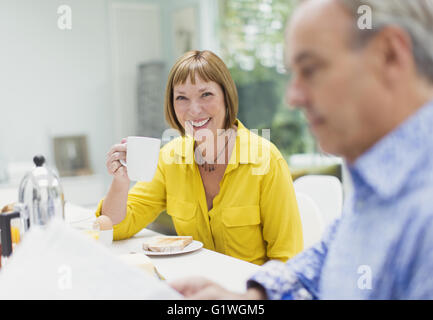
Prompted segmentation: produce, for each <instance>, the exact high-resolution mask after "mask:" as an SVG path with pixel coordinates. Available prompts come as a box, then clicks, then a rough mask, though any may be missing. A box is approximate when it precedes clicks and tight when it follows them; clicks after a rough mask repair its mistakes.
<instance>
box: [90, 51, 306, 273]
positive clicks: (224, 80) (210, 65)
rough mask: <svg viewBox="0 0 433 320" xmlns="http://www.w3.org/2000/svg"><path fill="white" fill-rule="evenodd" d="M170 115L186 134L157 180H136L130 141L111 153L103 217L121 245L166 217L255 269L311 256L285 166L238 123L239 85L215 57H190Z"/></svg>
mask: <svg viewBox="0 0 433 320" xmlns="http://www.w3.org/2000/svg"><path fill="white" fill-rule="evenodd" d="M164 108H165V115H166V119H167V121H168V123H169V124H170V125H171V126H172V127H173V128H175V129H177V130H178V131H179V132H180V134H181V136H180V137H178V138H175V139H174V140H172V141H171V142H169V143H167V144H166V145H165V146H164V147H162V148H161V151H160V156H159V162H158V167H157V171H156V173H155V176H154V178H153V180H152V181H151V182H137V183H136V184H135V186H134V187H133V188H132V189H131V190H129V186H130V180H129V178H128V175H127V169H126V167H124V166H122V165H121V163H120V161H119V160H121V159H125V158H126V145H125V143H124V142H125V140H122V143H121V144H116V145H114V146H113V147H112V148H111V150H110V151H109V153H108V158H107V169H108V172H109V173H110V174H111V175H112V176H113V182H112V184H111V187H110V189H109V192H108V194H107V196H106V198H105V199H104V200H103V201H101V202H100V204H99V206H98V209H97V212H96V214H97V215H100V214H103V215H107V216H109V217H110V218H111V219H112V220H113V223H114V224H115V225H114V239H115V240H118V239H124V238H128V237H131V236H133V235H134V234H136V233H137V232H139V231H140V230H141V229H142V228H144V227H146V226H147V225H148V224H149V223H151V222H152V221H153V220H155V219H156V217H157V216H158V215H159V213H160V212H161V211H163V210H167V213H168V214H169V215H170V216H171V217H172V219H173V223H174V226H175V228H176V231H177V233H178V235H191V236H193V238H194V239H195V240H199V241H201V242H203V244H204V247H205V248H207V249H211V250H215V251H218V252H221V253H223V254H227V255H230V256H233V257H236V258H239V259H243V260H245V261H249V262H252V263H255V264H259V265H261V264H263V263H264V262H266V261H267V260H269V259H277V260H281V261H286V260H287V259H289V258H291V257H293V256H294V255H296V254H297V253H299V252H300V251H301V250H302V248H303V240H302V226H301V221H300V217H299V212H298V208H297V204H296V199H295V194H294V190H293V185H292V180H291V177H290V173H289V169H288V166H287V163H286V161H285V160H284V158H283V157H282V156H281V154H280V152H279V151H278V150H277V148H276V147H275V146H274V145H273V144H272V143H270V142H269V141H268V140H266V139H264V138H262V137H259V136H258V135H255V134H252V133H251V132H250V131H249V130H247V129H246V128H245V127H244V126H243V125H242V123H241V122H240V121H239V120H238V119H236V115H237V111H238V96H237V91H236V86H235V84H234V82H233V80H232V78H231V76H230V73H229V71H228V69H227V67H226V66H225V64H224V62H223V61H222V60H221V59H220V58H218V57H217V56H216V55H215V54H213V53H212V52H210V51H191V52H187V53H185V54H184V55H183V56H182V57H181V58H179V60H178V61H177V62H176V63H175V65H174V66H173V68H172V70H171V72H170V74H169V77H168V82H167V88H166V96H165V106H164Z"/></svg>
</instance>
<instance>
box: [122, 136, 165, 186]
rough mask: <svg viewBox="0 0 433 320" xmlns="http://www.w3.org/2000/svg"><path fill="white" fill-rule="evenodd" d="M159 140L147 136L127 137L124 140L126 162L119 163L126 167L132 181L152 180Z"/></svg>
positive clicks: (156, 161)
mask: <svg viewBox="0 0 433 320" xmlns="http://www.w3.org/2000/svg"><path fill="white" fill-rule="evenodd" d="M160 147H161V140H160V139H156V138H149V137H128V138H127V140H126V162H125V161H123V160H121V161H120V163H121V164H122V165H124V166H125V167H127V168H128V177H129V179H130V180H132V181H145V182H149V181H152V179H153V176H154V175H155V172H156V167H157V165H158V158H159V149H160Z"/></svg>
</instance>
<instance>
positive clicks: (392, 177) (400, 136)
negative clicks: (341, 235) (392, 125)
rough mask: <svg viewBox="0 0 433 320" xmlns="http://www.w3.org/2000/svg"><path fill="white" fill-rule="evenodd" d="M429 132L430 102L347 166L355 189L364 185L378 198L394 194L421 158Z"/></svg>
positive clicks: (432, 114) (432, 110) (432, 122)
mask: <svg viewBox="0 0 433 320" xmlns="http://www.w3.org/2000/svg"><path fill="white" fill-rule="evenodd" d="M432 135H433V101H431V102H429V103H428V104H426V105H425V106H423V107H421V108H420V109H419V110H418V111H417V112H416V113H415V114H414V115H412V116H411V117H409V118H408V119H407V120H406V121H405V122H403V123H402V124H401V125H400V126H399V127H398V128H397V129H395V130H393V131H391V132H390V133H389V134H387V135H386V136H385V137H384V138H382V139H381V140H379V141H378V142H377V143H376V144H375V145H374V146H373V147H372V148H370V149H369V150H368V151H366V152H365V153H364V154H363V155H361V156H360V157H359V158H358V159H357V160H356V161H355V163H354V164H353V165H352V166H349V171H350V173H351V176H352V179H353V183H354V188H355V192H356V191H357V189H359V188H360V187H362V185H366V186H367V187H369V188H370V189H371V190H373V191H374V192H376V193H377V194H378V195H379V196H380V197H382V198H390V197H393V196H395V195H396V194H397V193H398V192H399V191H400V190H401V189H402V188H403V187H404V186H405V185H406V182H407V181H408V179H410V174H411V173H412V172H413V171H414V170H415V169H416V168H417V167H418V166H419V165H422V164H421V162H422V160H423V159H424V158H425V155H426V152H428V151H429V148H426V144H428V143H431V142H430V141H431V137H432Z"/></svg>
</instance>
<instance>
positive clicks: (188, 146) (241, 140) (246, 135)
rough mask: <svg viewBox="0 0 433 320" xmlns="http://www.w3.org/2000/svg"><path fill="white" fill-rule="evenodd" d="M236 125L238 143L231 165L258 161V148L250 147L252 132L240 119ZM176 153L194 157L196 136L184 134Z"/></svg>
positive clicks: (184, 156)
mask: <svg viewBox="0 0 433 320" xmlns="http://www.w3.org/2000/svg"><path fill="white" fill-rule="evenodd" d="M235 125H236V126H237V127H238V129H237V135H236V144H235V148H234V150H233V152H232V155H231V157H230V160H229V165H232V166H233V165H234V166H235V167H237V166H238V165H239V163H241V164H245V163H254V164H255V163H257V162H258V161H259V153H258V150H256V148H251V149H250V145H251V142H252V134H251V132H250V131H249V130H248V129H247V128H246V127H245V126H244V125H243V124H242V122H241V121H240V120H239V119H236V121H235ZM174 154H175V155H176V156H178V157H182V158H188V159H194V138H193V137H192V136H190V135H184V136H183V137H182V141H181V145H180V147H179V148H175V149H174ZM188 163H192V162H188Z"/></svg>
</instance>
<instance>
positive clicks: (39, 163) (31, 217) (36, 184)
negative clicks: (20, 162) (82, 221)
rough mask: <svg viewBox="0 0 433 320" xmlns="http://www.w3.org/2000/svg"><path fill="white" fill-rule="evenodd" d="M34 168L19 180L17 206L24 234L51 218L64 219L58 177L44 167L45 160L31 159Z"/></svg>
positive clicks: (39, 158)
mask: <svg viewBox="0 0 433 320" xmlns="http://www.w3.org/2000/svg"><path fill="white" fill-rule="evenodd" d="M33 162H34V164H35V166H36V167H35V168H34V169H33V170H32V171H30V172H29V173H27V174H26V175H25V176H24V178H23V179H22V180H21V183H20V186H19V191H18V204H17V205H16V206H15V211H19V212H20V216H21V219H22V223H23V226H24V232H26V231H27V230H28V229H29V228H30V227H31V226H44V225H46V224H47V223H48V221H49V220H50V219H51V218H53V217H59V218H61V219H64V215H65V213H64V207H65V200H64V195H63V189H62V186H61V184H60V179H59V177H58V176H57V175H56V174H55V173H54V172H53V171H52V170H50V169H48V168H46V167H44V163H45V158H44V156H42V155H37V156H35V157H34V158H33Z"/></svg>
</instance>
